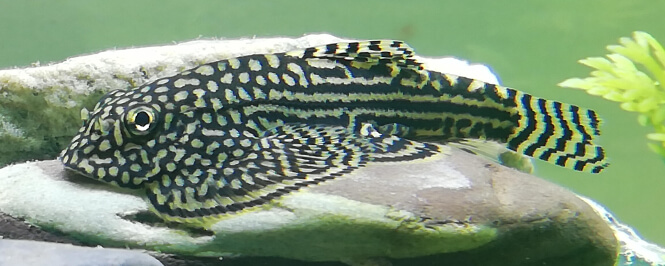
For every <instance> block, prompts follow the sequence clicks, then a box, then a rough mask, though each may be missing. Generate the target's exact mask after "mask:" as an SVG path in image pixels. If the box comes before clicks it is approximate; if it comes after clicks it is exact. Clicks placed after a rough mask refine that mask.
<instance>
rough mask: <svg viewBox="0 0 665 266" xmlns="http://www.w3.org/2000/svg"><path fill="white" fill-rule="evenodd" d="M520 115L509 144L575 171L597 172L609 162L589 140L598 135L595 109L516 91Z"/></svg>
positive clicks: (599, 148)
mask: <svg viewBox="0 0 665 266" xmlns="http://www.w3.org/2000/svg"><path fill="white" fill-rule="evenodd" d="M516 93H517V95H516V101H515V102H516V103H517V109H518V113H519V114H520V119H519V122H518V126H517V127H516V128H515V131H514V132H513V133H512V134H511V135H510V137H509V138H508V148H509V149H511V150H514V151H517V152H521V153H523V154H525V155H528V156H531V157H535V158H539V159H542V160H544V161H547V162H551V163H554V164H556V165H559V166H563V167H566V168H571V169H574V170H577V171H584V172H590V173H599V172H600V171H602V170H603V169H604V168H605V167H607V166H608V165H609V164H608V163H607V162H606V161H605V151H604V150H603V149H602V148H601V147H600V146H598V145H595V144H593V143H592V140H593V139H594V138H595V137H596V136H598V135H600V131H599V130H598V126H599V125H600V123H601V121H600V120H599V119H598V117H597V116H596V113H595V112H593V111H591V110H587V109H582V108H579V107H577V106H574V105H569V104H565V103H560V102H555V101H548V100H545V99H541V98H537V97H533V96H531V95H528V94H525V93H521V92H516Z"/></svg>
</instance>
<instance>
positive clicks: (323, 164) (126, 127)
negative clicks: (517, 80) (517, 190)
mask: <svg viewBox="0 0 665 266" xmlns="http://www.w3.org/2000/svg"><path fill="white" fill-rule="evenodd" d="M81 116H82V120H83V127H82V128H81V129H80V130H79V131H78V133H77V135H76V136H75V137H74V138H73V140H72V142H71V144H70V145H69V146H68V147H67V148H66V149H65V150H64V151H63V152H62V153H61V154H60V160H61V161H62V162H63V163H64V165H65V167H66V168H67V169H70V170H74V171H76V172H79V173H81V174H83V175H85V176H88V177H90V178H93V179H98V180H101V181H104V182H107V183H111V184H113V185H116V186H119V187H125V188H132V189H144V190H145V191H146V196H147V199H148V201H149V202H150V203H151V206H152V210H153V211H154V212H155V213H156V214H157V215H159V216H160V217H162V218H163V219H165V220H169V221H176V222H182V223H186V224H192V225H200V226H203V227H206V226H209V225H210V224H211V223H212V222H214V221H215V220H218V219H220V218H224V217H226V216H225V215H229V214H234V213H238V212H241V211H248V210H251V209H256V208H260V207H261V206H263V205H265V204H267V203H270V202H271V201H273V200H275V199H279V198H280V197H282V196H284V195H286V194H289V193H291V192H293V191H296V190H298V189H300V188H303V187H308V186H314V185H317V184H320V183H322V182H325V181H327V180H331V179H335V178H340V177H342V176H343V175H344V174H346V173H349V172H351V171H353V170H354V169H357V168H359V167H363V166H364V165H365V164H367V162H370V161H374V162H389V161H405V160H413V159H418V158H426V157H428V156H431V155H433V154H435V153H437V152H439V148H440V146H439V145H436V144H432V143H428V142H427V141H428V140H434V141H439V142H443V141H446V140H454V139H464V138H467V139H486V140H493V141H497V142H501V143H505V144H506V147H507V148H508V149H510V150H513V151H516V152H518V153H522V154H525V155H527V156H530V157H533V158H538V159H541V160H544V161H547V162H551V163H554V164H556V165H560V166H563V167H566V168H571V169H574V170H577V171H584V172H591V173H598V172H600V171H601V170H603V168H605V167H607V165H608V163H607V162H606V161H605V154H604V151H603V149H602V148H601V147H600V146H597V145H595V144H594V143H593V140H594V139H595V138H596V137H597V136H598V135H599V134H600V132H599V129H598V128H599V125H600V120H599V118H598V116H597V115H596V113H595V112H594V111H592V110H587V109H583V108H580V107H577V106H574V105H569V104H565V103H560V102H556V101H550V100H545V99H541V98H538V97H534V96H531V95H529V94H526V93H523V92H520V91H517V90H514V89H511V88H507V87H503V86H499V85H495V84H489V83H484V82H481V81H478V80H473V79H469V78H465V77H460V76H455V75H451V74H445V73H439V72H434V71H428V70H425V69H424V68H423V66H422V64H421V63H419V62H418V61H417V60H416V59H415V58H414V52H413V50H412V49H411V48H410V47H409V46H408V45H406V44H405V43H403V42H400V41H388V40H379V41H363V42H348V43H332V44H328V45H323V46H317V47H310V48H306V49H301V50H296V51H291V52H286V53H276V54H256V55H249V56H243V57H238V58H231V59H227V60H221V61H217V62H212V63H208V64H204V65H201V66H198V67H196V68H193V69H190V70H187V71H184V72H182V73H179V74H177V75H175V76H172V77H167V78H162V79H158V80H156V81H154V82H151V83H148V84H145V85H142V86H140V87H137V88H134V89H131V90H115V91H111V92H109V93H108V94H106V95H105V96H104V97H103V98H102V99H100V101H99V102H98V103H97V105H96V106H95V108H94V110H92V111H91V112H88V111H87V110H85V109H83V110H82V111H81Z"/></svg>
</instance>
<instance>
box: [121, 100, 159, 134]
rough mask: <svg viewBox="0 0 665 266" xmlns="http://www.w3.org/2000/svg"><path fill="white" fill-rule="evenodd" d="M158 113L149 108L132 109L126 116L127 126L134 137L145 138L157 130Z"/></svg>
mask: <svg viewBox="0 0 665 266" xmlns="http://www.w3.org/2000/svg"><path fill="white" fill-rule="evenodd" d="M157 118H158V117H157V112H156V111H155V109H153V108H150V107H148V106H138V107H134V108H132V109H130V110H129V111H128V112H127V113H126V115H125V124H126V126H127V129H128V131H129V133H131V134H132V135H138V136H145V135H147V134H149V133H150V132H152V131H153V129H155V128H156V123H157Z"/></svg>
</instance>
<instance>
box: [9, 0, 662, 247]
mask: <svg viewBox="0 0 665 266" xmlns="http://www.w3.org/2000/svg"><path fill="white" fill-rule="evenodd" d="M636 30H641V31H646V32H648V33H651V34H652V35H653V36H654V37H655V38H656V39H659V40H660V41H661V42H663V43H665V1H662V0H631V1H619V0H585V1H580V0H558V1H544V0H513V1H494V0H467V1H442V0H429V1H381V0H371V1H348V0H345V1H286V0H272V1H259V0H244V1H217V0H201V1H162V0H160V1H157V0H151V1H129V0H121V1H100V0H92V1H72V0H64V1H31V0H25V1H10V0H0V68H8V67H12V66H27V65H29V64H31V63H33V62H37V61H39V62H41V63H42V64H44V63H48V62H52V61H61V60H64V59H66V58H67V57H72V56H76V55H80V54H86V53H94V52H98V51H101V50H105V49H112V48H125V47H131V46H147V45H155V44H165V43H171V42H174V41H185V40H190V39H194V38H199V37H201V38H209V37H221V38H239V37H253V36H257V37H263V36H294V37H298V36H301V35H303V34H304V33H318V32H327V33H331V34H334V35H337V36H341V37H349V38H357V39H374V38H390V39H401V40H405V41H407V42H408V43H409V44H411V46H413V47H414V48H415V49H416V50H417V52H418V53H419V54H421V55H425V56H455V57H458V58H463V59H466V60H469V61H471V62H473V63H484V64H487V65H488V66H491V67H492V69H493V70H494V71H495V73H496V74H497V75H498V76H499V77H500V79H501V81H502V82H503V84H504V85H507V86H510V87H514V88H517V89H519V90H523V91H526V92H529V93H531V94H535V95H537V96H541V97H545V98H549V99H556V100H560V101H563V102H567V103H572V104H576V105H580V106H584V107H587V108H591V109H595V110H596V111H597V112H598V113H599V114H600V115H601V117H603V118H604V119H605V124H604V127H603V132H604V137H603V138H602V139H601V144H602V145H603V146H604V147H606V149H607V153H608V155H609V156H610V158H611V163H612V165H611V167H610V168H608V169H607V170H606V171H605V172H603V173H602V174H599V175H591V174H581V173H577V172H574V171H570V170H567V169H563V168H559V167H556V166H552V165H548V164H544V163H538V165H537V175H538V176H541V177H543V178H546V179H549V180H552V181H554V182H556V183H559V184H562V185H564V186H566V187H569V188H570V189H572V190H574V191H576V192H578V193H580V194H582V195H585V196H588V197H591V198H593V199H595V200H597V201H599V202H600V203H602V204H604V205H605V206H607V207H608V208H609V209H610V210H611V211H613V212H614V213H615V214H616V215H617V216H618V218H619V219H620V220H621V221H623V222H625V223H628V224H629V225H632V226H634V227H635V228H636V229H637V230H638V231H639V232H640V233H641V234H642V235H643V236H644V237H646V239H648V240H650V241H654V242H656V243H658V244H660V245H665V226H663V221H665V211H664V210H665V174H664V173H665V162H663V160H662V159H661V158H659V157H658V156H657V155H656V154H655V153H652V152H651V151H649V150H648V148H647V147H646V144H645V142H646V140H645V134H646V133H648V129H647V128H642V127H640V126H639V125H638V124H637V121H636V115H635V114H632V113H628V112H626V111H623V110H621V109H620V108H619V107H618V104H616V103H611V102H608V101H604V100H602V99H600V98H596V97H592V96H588V95H586V94H585V93H584V92H582V91H575V90H572V89H563V88H559V87H557V86H556V84H557V83H559V82H561V81H563V80H564V79H566V78H569V77H585V76H587V75H588V73H589V69H587V68H585V67H583V66H581V65H579V64H578V63H577V60H579V59H582V58H585V57H589V56H602V55H604V54H606V50H605V46H606V45H608V44H614V43H617V40H618V38H619V37H623V36H630V34H631V33H632V32H633V31H636Z"/></svg>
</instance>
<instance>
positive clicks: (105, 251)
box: [0, 239, 162, 266]
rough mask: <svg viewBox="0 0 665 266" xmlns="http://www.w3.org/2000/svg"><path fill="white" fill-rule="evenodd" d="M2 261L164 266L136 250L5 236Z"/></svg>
mask: <svg viewBox="0 0 665 266" xmlns="http://www.w3.org/2000/svg"><path fill="white" fill-rule="evenodd" d="M0 265H13V266H42V265H49V266H115V265H117V266H120V265H122V266H161V265H162V263H160V262H159V261H158V260H156V259H155V258H153V257H151V256H150V255H148V254H145V253H142V252H139V251H133V250H122V249H116V248H101V247H99V248H90V247H77V246H72V245H69V244H58V243H46V242H37V241H26V240H7V239H2V240H0Z"/></svg>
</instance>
